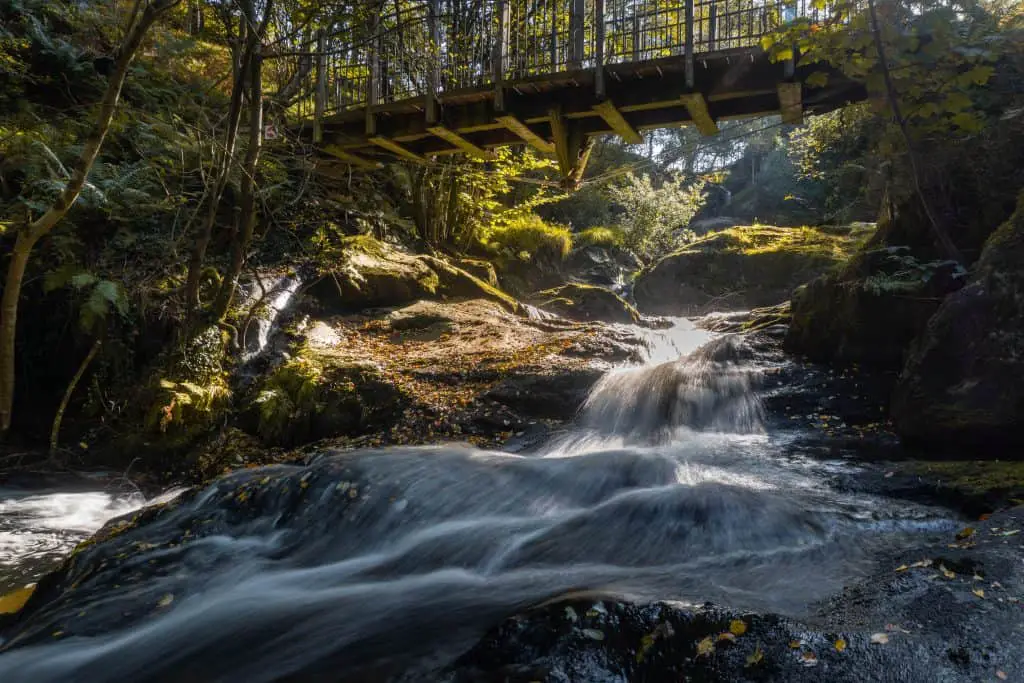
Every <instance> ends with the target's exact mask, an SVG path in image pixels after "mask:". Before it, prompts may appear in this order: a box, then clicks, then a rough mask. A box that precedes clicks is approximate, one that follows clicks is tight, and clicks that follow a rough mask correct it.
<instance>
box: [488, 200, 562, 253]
mask: <svg viewBox="0 0 1024 683" xmlns="http://www.w3.org/2000/svg"><path fill="white" fill-rule="evenodd" d="M485 244H486V246H487V248H489V249H490V250H492V251H494V252H497V253H498V254H505V255H510V256H513V257H516V258H519V259H522V260H524V261H529V260H536V261H543V262H547V263H557V262H558V261H562V260H563V259H565V257H566V256H568V255H569V252H570V251H571V250H572V245H573V236H572V233H571V232H570V231H569V228H567V227H565V226H562V225H552V224H550V223H547V222H545V221H544V220H543V219H542V218H541V217H540V216H538V215H536V214H534V213H529V212H525V213H517V214H515V215H513V216H508V215H506V216H505V217H504V220H503V222H502V223H501V224H499V225H496V226H493V227H492V228H491V229H490V230H489V231H488V232H487V234H486V237H485Z"/></svg>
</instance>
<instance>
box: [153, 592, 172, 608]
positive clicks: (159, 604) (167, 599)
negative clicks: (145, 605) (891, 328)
mask: <svg viewBox="0 0 1024 683" xmlns="http://www.w3.org/2000/svg"><path fill="white" fill-rule="evenodd" d="M172 602H174V596H173V595H171V594H170V593H168V594H167V595H165V596H164V597H162V598H160V599H159V600H158V601H157V603H156V606H157V607H167V606H168V605H169V604H171V603H172Z"/></svg>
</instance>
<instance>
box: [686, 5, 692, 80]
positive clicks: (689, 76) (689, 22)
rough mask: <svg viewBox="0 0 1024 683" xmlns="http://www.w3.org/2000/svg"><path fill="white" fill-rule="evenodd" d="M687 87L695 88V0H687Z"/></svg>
mask: <svg viewBox="0 0 1024 683" xmlns="http://www.w3.org/2000/svg"><path fill="white" fill-rule="evenodd" d="M684 49H685V55H686V89H687V90H693V84H694V79H693V0H686V47H685V48H684Z"/></svg>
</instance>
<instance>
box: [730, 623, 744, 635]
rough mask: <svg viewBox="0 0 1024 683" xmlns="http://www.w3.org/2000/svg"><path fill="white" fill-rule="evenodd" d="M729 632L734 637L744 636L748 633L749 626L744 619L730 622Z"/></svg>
mask: <svg viewBox="0 0 1024 683" xmlns="http://www.w3.org/2000/svg"><path fill="white" fill-rule="evenodd" d="M729 632H730V633H732V634H733V635H737V636H742V635H743V634H744V633H746V632H747V624H746V622H744V621H743V620H742V619H733V620H732V621H731V622H729Z"/></svg>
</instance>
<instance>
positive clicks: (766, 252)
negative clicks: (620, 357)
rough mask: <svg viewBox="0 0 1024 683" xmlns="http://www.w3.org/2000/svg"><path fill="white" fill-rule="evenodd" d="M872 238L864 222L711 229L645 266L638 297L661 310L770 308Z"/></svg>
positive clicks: (644, 307) (640, 303)
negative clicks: (834, 227)
mask: <svg viewBox="0 0 1024 683" xmlns="http://www.w3.org/2000/svg"><path fill="white" fill-rule="evenodd" d="M867 236H868V230H866V229H863V228H850V229H847V230H843V231H825V230H821V229H818V228H808V227H804V228H778V227H772V226H760V225H754V226H742V227H735V228H729V229H727V230H721V231H718V232H712V233H709V234H708V235H707V236H705V237H704V238H702V239H700V240H698V241H696V242H693V243H691V244H689V245H687V246H686V247H684V248H683V249H680V250H679V251H676V252H674V253H672V254H669V255H668V256H666V257H664V258H662V259H661V260H660V261H658V262H657V263H655V264H654V265H653V266H651V267H649V268H646V269H645V270H643V271H641V272H640V273H639V274H638V275H637V277H636V281H635V283H634V287H633V296H634V298H635V299H636V302H637V307H638V308H639V309H640V310H641V311H643V312H644V313H651V314H656V315H682V314H687V313H697V312H704V311H708V310H742V309H748V308H757V307H763V306H771V305H774V304H777V303H779V302H781V301H783V300H785V299H788V298H789V295H790V293H791V292H792V291H793V289H794V288H795V287H797V286H798V285H800V284H802V283H804V282H806V281H808V280H810V279H812V278H814V277H816V276H818V275H821V274H823V273H825V272H827V271H829V270H831V269H834V268H836V267H837V266H838V265H839V264H841V263H842V262H843V261H845V260H846V259H847V258H848V257H849V255H850V254H851V253H853V251H854V250H855V249H856V248H857V247H858V246H859V245H860V244H861V243H862V242H863V241H864V240H865V239H866V238H867Z"/></svg>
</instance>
